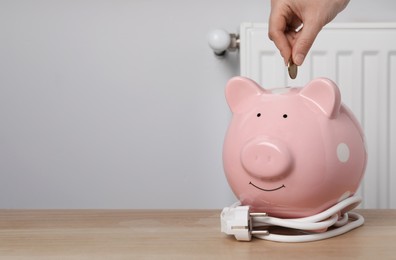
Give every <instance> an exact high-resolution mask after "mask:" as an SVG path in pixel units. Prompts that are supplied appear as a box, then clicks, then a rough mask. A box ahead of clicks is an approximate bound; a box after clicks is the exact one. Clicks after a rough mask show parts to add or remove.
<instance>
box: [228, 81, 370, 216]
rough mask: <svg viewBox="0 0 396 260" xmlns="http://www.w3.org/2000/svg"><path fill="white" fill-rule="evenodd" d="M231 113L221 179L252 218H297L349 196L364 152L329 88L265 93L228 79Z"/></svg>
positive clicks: (358, 131)
mask: <svg viewBox="0 0 396 260" xmlns="http://www.w3.org/2000/svg"><path fill="white" fill-rule="evenodd" d="M226 99H227V103H228V105H229V107H230V109H231V111H232V113H233V117H232V120H231V123H230V125H229V128H228V131H227V134H226V137H225V141H224V148H223V163H224V171H225V174H226V177H227V181H228V183H229V185H230V186H231V189H232V190H233V192H234V193H235V195H236V196H237V198H238V199H239V200H240V201H241V203H242V205H249V206H251V210H252V212H266V213H268V214H269V215H271V216H276V217H283V218H299V217H306V216H311V215H313V214H317V213H320V212H322V211H324V210H326V209H327V208H329V207H331V206H333V205H335V204H336V203H337V202H339V201H341V200H344V199H346V198H348V197H350V196H352V195H353V194H354V193H355V192H356V190H357V189H358V186H359V184H360V181H361V179H362V177H363V174H364V171H365V167H366V162H367V153H366V149H365V141H364V135H363V131H362V128H361V127H360V125H359V123H358V121H357V120H356V118H355V117H354V115H353V114H352V113H351V111H350V110H349V109H348V108H347V107H345V106H344V105H343V104H342V103H341V95H340V91H339V89H338V87H337V86H336V84H335V83H334V82H332V81H331V80H329V79H325V78H318V79H315V80H312V81H311V82H309V83H308V84H307V85H306V86H305V87H299V88H297V87H296V88H295V87H293V88H282V89H273V90H266V89H263V88H261V87H260V86H259V85H258V84H256V83H255V82H254V81H252V80H250V79H247V78H243V77H235V78H232V79H231V80H230V81H229V82H228V83H227V86H226Z"/></svg>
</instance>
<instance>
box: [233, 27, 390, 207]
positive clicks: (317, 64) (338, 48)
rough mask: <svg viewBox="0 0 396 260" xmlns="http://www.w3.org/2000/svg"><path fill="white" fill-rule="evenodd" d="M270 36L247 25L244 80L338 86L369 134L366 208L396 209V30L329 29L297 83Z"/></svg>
mask: <svg viewBox="0 0 396 260" xmlns="http://www.w3.org/2000/svg"><path fill="white" fill-rule="evenodd" d="M267 33H268V30H267V25H266V24H255V23H244V24H242V25H241V31H240V59H241V75H242V76H247V77H250V78H252V79H254V80H255V81H257V82H258V83H260V84H261V85H262V86H263V87H264V88H274V87H283V86H303V85H305V84H306V83H307V82H308V81H309V80H311V79H313V78H315V77H322V76H323V77H328V78H330V79H332V80H333V81H335V82H336V83H337V84H338V86H339V87H340V90H341V94H342V100H343V102H344V103H345V104H346V105H347V106H349V108H351V109H352V111H353V112H354V113H355V115H356V117H357V118H358V119H359V121H360V123H361V124H362V126H363V129H364V131H365V134H366V142H367V149H368V155H369V156H368V157H369V159H368V164H367V169H366V173H365V177H364V180H363V182H362V184H361V187H360V189H359V191H358V193H359V194H360V195H361V196H362V197H363V203H362V205H361V207H363V208H396V24H332V25H328V26H327V27H325V28H324V29H323V30H322V32H321V33H320V34H319V36H318V37H317V39H316V41H315V44H314V45H313V46H312V48H311V51H310V53H309V55H308V56H307V58H306V60H305V62H304V64H303V66H301V67H299V71H298V76H297V79H295V80H291V79H289V77H288V74H287V69H286V68H285V66H284V64H283V59H282V58H281V56H280V54H279V51H278V50H277V49H276V48H275V45H274V43H273V42H271V41H270V40H269V39H268V37H267Z"/></svg>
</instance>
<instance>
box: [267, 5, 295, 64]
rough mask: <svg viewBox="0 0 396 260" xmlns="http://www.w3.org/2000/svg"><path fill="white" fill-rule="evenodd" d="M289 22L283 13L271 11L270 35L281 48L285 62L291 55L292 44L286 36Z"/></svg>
mask: <svg viewBox="0 0 396 260" xmlns="http://www.w3.org/2000/svg"><path fill="white" fill-rule="evenodd" d="M286 29H287V22H286V19H285V17H284V16H282V15H281V14H277V13H276V12H275V13H271V15H270V19H269V26H268V37H269V39H270V40H271V41H273V42H274V43H275V45H276V47H277V48H278V49H279V51H280V53H281V55H282V57H283V59H284V62H285V64H287V62H288V61H289V59H290V56H291V46H290V44H289V41H288V39H287V37H286Z"/></svg>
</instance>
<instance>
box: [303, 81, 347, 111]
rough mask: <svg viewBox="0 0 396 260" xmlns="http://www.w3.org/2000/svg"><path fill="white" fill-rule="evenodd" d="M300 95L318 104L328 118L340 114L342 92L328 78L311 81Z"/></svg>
mask: <svg viewBox="0 0 396 260" xmlns="http://www.w3.org/2000/svg"><path fill="white" fill-rule="evenodd" d="M300 95H301V96H302V97H303V98H305V99H307V100H309V101H310V102H312V103H313V104H314V105H315V106H317V107H318V108H319V109H320V110H321V111H322V112H323V113H324V114H325V115H326V116H327V117H328V118H335V117H337V116H338V113H339V111H340V106H341V94H340V90H339V89H338V87H337V85H336V84H335V83H334V82H333V81H331V80H329V79H326V78H318V79H314V80H312V81H311V82H309V83H308V84H307V85H306V86H305V87H304V88H303V89H302V90H301V92H300Z"/></svg>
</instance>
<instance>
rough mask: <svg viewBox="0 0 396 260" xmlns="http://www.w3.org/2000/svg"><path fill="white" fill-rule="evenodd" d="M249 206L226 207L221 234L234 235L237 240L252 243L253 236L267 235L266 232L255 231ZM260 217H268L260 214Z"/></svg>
mask: <svg viewBox="0 0 396 260" xmlns="http://www.w3.org/2000/svg"><path fill="white" fill-rule="evenodd" d="M250 214H251V213H250V212H249V206H237V207H225V208H224V209H223V211H222V212H221V232H223V233H226V234H227V235H234V236H235V238H236V239H237V240H240V241H250V240H252V234H260V235H267V234H268V231H266V230H257V231H253V228H252V218H251V216H250ZM260 216H266V214H265V213H260Z"/></svg>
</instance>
